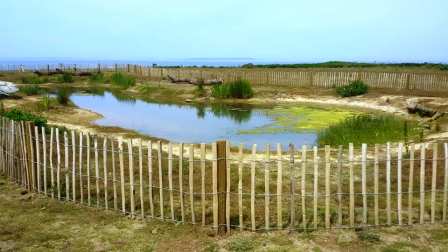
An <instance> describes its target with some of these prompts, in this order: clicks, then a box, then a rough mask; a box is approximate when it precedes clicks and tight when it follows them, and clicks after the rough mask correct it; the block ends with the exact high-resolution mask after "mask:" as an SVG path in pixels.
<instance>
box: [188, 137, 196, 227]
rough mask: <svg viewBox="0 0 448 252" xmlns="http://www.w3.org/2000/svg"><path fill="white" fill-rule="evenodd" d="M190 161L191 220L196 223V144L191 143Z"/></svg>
mask: <svg viewBox="0 0 448 252" xmlns="http://www.w3.org/2000/svg"><path fill="white" fill-rule="evenodd" d="M189 156H190V157H189V160H188V161H189V162H188V185H189V188H190V190H189V193H190V212H191V222H192V223H193V224H195V223H196V218H195V213H194V187H193V184H194V173H193V171H194V170H193V168H194V145H193V144H190V146H189Z"/></svg>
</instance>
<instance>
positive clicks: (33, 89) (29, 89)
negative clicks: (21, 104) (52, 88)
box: [19, 84, 45, 95]
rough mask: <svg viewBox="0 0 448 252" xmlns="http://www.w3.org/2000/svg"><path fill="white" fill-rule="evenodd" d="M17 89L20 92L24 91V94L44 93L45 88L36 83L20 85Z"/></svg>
mask: <svg viewBox="0 0 448 252" xmlns="http://www.w3.org/2000/svg"><path fill="white" fill-rule="evenodd" d="M19 91H20V92H21V93H24V94H25V95H38V94H42V93H45V90H44V89H43V88H41V87H39V86H38V85H36V84H33V85H29V86H20V87H19Z"/></svg>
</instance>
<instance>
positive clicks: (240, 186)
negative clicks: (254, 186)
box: [238, 144, 244, 231]
mask: <svg viewBox="0 0 448 252" xmlns="http://www.w3.org/2000/svg"><path fill="white" fill-rule="evenodd" d="M243 155H244V154H243V144H240V146H239V148H238V216H239V223H240V230H241V231H242V230H243V229H244V219H243V165H244V164H243V158H244V156H243Z"/></svg>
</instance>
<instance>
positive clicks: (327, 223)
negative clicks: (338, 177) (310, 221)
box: [325, 145, 331, 228]
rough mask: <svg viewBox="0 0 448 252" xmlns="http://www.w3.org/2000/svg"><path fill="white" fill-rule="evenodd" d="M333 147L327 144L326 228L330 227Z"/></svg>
mask: <svg viewBox="0 0 448 252" xmlns="http://www.w3.org/2000/svg"><path fill="white" fill-rule="evenodd" d="M330 158H331V149H330V146H329V145H326V146H325V228H330V193H331V188H330V186H331V184H330V169H331V159H330Z"/></svg>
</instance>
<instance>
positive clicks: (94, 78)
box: [89, 73, 106, 83]
mask: <svg viewBox="0 0 448 252" xmlns="http://www.w3.org/2000/svg"><path fill="white" fill-rule="evenodd" d="M89 82H90V83H105V82H106V77H105V76H104V74H103V73H94V74H92V75H91V76H90V77H89Z"/></svg>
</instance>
